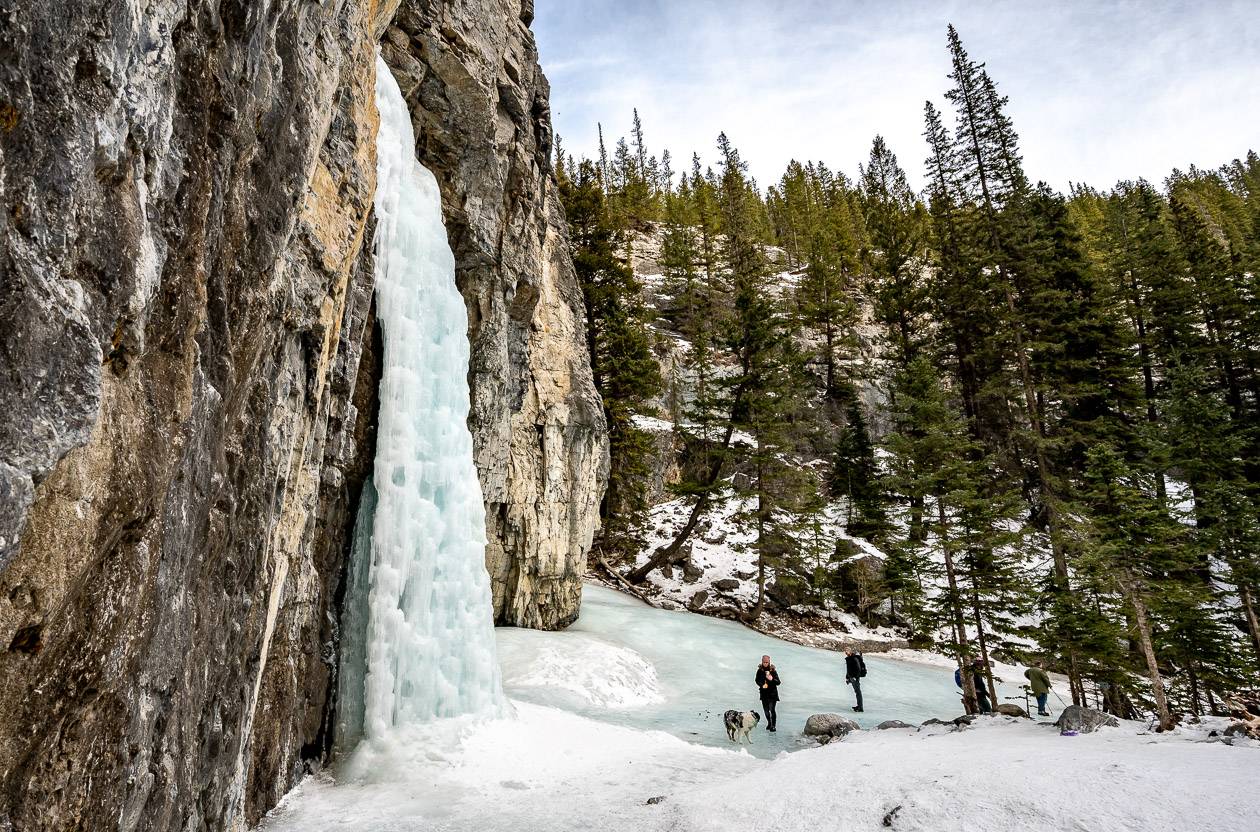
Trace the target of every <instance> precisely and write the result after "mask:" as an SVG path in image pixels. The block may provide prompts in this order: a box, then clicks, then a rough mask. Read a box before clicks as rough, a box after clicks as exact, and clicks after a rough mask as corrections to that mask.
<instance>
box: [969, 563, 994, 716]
mask: <svg viewBox="0 0 1260 832" xmlns="http://www.w3.org/2000/svg"><path fill="white" fill-rule="evenodd" d="M971 609H972V612H973V614H974V615H975V617H976V644H977V645H979V647H980V660H981V661H982V662H984V679H985V682H987V683H988V688H989V701H990V702H992V703H993V708H994V709H995V710H996V709H997V702H998V696H997V685H996V684H994V682H993V668H992V667H990V666H989V645H988V642H987V641H986V640H985V637H984V618H982V617H981V615H980V595H979V593H978V592H977V591H976V586H975V581H974V580H973V581H972V584H971Z"/></svg>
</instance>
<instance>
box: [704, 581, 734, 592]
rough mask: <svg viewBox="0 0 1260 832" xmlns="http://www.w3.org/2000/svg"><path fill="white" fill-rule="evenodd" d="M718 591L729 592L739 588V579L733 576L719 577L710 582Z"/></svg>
mask: <svg viewBox="0 0 1260 832" xmlns="http://www.w3.org/2000/svg"><path fill="white" fill-rule="evenodd" d="M710 586H711V587H713V588H714V589H716V590H717V591H718V592H731V591H733V590H736V589H739V581H737V580H735V579H734V578H720V579H718V580H716V581H714V582H713V583H711V584H710Z"/></svg>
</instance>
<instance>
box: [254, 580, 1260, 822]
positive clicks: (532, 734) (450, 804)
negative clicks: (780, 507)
mask: <svg viewBox="0 0 1260 832" xmlns="http://www.w3.org/2000/svg"><path fill="white" fill-rule="evenodd" d="M498 637H499V654H500V657H501V661H502V663H503V676H504V685H505V689H506V691H507V693H508V695H509V696H510V697H511V698H512V699H513V702H514V706H513V711H514V713H513V715H512V716H510V717H508V718H504V719H498V720H489V721H469V720H447V721H442V722H438V723H435V724H432V725H428V726H424V727H423V728H420V729H413V730H412V731H410V732H409V733H407V734H405V735H401V736H398V737H396V738H395V739H394V740H393V741H392V742H390V743H388V746H387V747H386V746H371V745H369V746H365V747H361V748H360V750H359V751H358V752H357V753H356V754H355V755H353V756H352V758H351V759H350V760H349V761H343V763H342V764H341V766H340V780H338V779H337V778H335V777H333V776H329V775H321V776H317V777H312V778H308V779H307V780H306V781H305V782H304V783H303V784H302V785H301V786H300V787H299V789H297V790H296V791H295V792H294V793H293V794H292V795H290V796H289V797H288V798H286V800H285V802H284V803H283V804H282V806H281V807H280V808H279V809H278V810H277V811H276V812H275V813H273V816H272V817H271V818H270V819H269V820H268V821H266V822H265V823H264V826H263V828H264V829H266V830H267V831H268V832H289V830H294V831H296V830H302V831H303V832H308V831H309V830H344V831H345V832H352V831H355V832H357V831H359V830H362V832H368V830H372V832H403V830H407V832H418V831H419V830H475V832H498V830H511V832H525V831H527V830H540V832H541V830H546V832H564V830H585V829H607V830H647V831H648V832H651V830H662V832H663V830H677V831H679V832H689V831H690V830H697V832H698V831H699V830H729V829H735V828H746V827H748V826H749V825H755V826H757V827H759V828H774V829H775V830H776V832H792V831H793V830H815V829H817V830H836V829H838V830H859V829H860V830H873V829H882V828H885V826H884V823H885V821H884V819H885V818H886V817H890V813H891V817H890V820H889V821H888V824H890V826H889V828H892V829H900V830H932V832H949V830H967V832H975V831H976V830H986V832H987V831H989V830H997V831H998V832H1007V830H1010V832H1015V830H1019V831H1020V832H1025V831H1026V830H1089V832H1111V830H1115V831H1116V832H1119V830H1126V831H1127V830H1141V832H1161V830H1168V832H1183V830H1184V829H1186V828H1196V829H1204V830H1217V829H1220V830H1231V832H1232V831H1233V830H1238V831H1239V832H1249V831H1250V830H1260V815H1258V814H1257V813H1256V812H1255V811H1254V808H1253V803H1254V795H1253V794H1252V792H1253V790H1254V784H1255V783H1256V782H1258V777H1260V747H1257V745H1258V744H1256V743H1246V744H1237V745H1235V746H1233V747H1229V746H1226V745H1223V744H1220V743H1209V742H1203V741H1202V740H1204V739H1206V738H1207V733H1208V731H1207V728H1208V727H1210V726H1201V727H1190V728H1186V729H1183V730H1179V731H1177V732H1173V733H1171V734H1167V735H1154V734H1148V733H1146V731H1145V729H1144V727H1143V726H1141V725H1138V724H1136V723H1126V724H1124V725H1123V726H1122V727H1120V728H1113V729H1104V730H1102V731H1100V732H1099V733H1097V734H1091V735H1082V736H1060V735H1059V733H1058V731H1057V730H1056V729H1055V728H1054V727H1053V726H1052V725H1049V724H1044V723H1037V722H1033V721H1030V720H1009V719H1006V718H992V719H982V720H979V721H978V722H977V723H976V725H975V726H973V727H970V728H966V729H963V730H960V731H954V730H950V729H948V728H945V727H942V726H934V727H933V728H931V729H930V730H923V731H914V730H909V729H893V730H883V731H879V730H872V729H870V725H871V723H872V722H874V721H876V720H877V719H883V718H886V717H894V716H895V717H899V718H901V719H903V720H905V721H907V722H919V721H921V720H922V719H924V718H926V717H929V716H939V717H944V718H949V717H952V716H954V715H956V714H957V712H958V710H959V708H958V705H957V698H956V693H955V692H954V691H953V686H952V679H951V678H950V674H949V672H948V668H944V667H935V666H933V665H932V664H930V663H915V662H905V661H899V660H895V659H888V658H875V657H872V658H870V659H869V660H868V665H869V666H870V675H869V676H868V677H867V679H866V680H865V681H866V682H867V684H866V686H865V692H866V694H867V697H868V711H867V713H866V714H863V715H858V716H859V718H863V717H864V718H865V721H864V724H865V725H866V726H867V730H863V731H859V732H855V733H853V734H850V735H849V736H848V737H846V738H845V739H844V740H843V741H842V742H837V743H832V744H830V745H827V746H823V747H814V746H813V745H812V743H804V744H799V745H798V743H797V742H796V737H795V735H797V734H798V733H799V731H800V728H801V726H802V725H803V723H804V719H805V717H806V716H808V715H809V713H811V712H814V711H816V710H839V711H840V712H844V713H849V712H848V711H847V710H841V709H843V708H844V707H845V705H847V703H848V701H849V700H848V691H847V690H846V689H845V688H844V685H843V682H842V681H841V679H840V676H841V675H842V671H841V670H840V668H841V665H840V657H839V656H837V655H836V654H834V653H829V652H825V651H819V650H811V649H809V648H803V647H798V646H795V645H788V644H784V643H782V642H779V641H777V640H774V639H771V638H769V637H767V636H764V635H761V634H758V633H755V632H752V631H750V630H747V629H745V628H742V627H739V626H738V625H734V624H731V623H729V622H724V621H720V620H716V619H711V618H706V617H702V616H696V615H692V614H689V613H684V612H670V611H664V610H656V609H652V608H650V607H648V606H646V605H642V604H639V603H638V602H637V601H635V600H633V599H631V598H629V597H627V596H620V595H617V594H616V593H613V592H611V591H609V590H606V589H603V588H599V587H588V588H587V591H586V593H585V596H584V604H583V614H582V618H581V619H579V622H578V624H577V625H575V626H574V628H572V629H571V630H569V631H566V632H562V633H539V632H533V631H520V630H500V631H499V632H498ZM762 652H769V653H770V654H771V655H772V656H773V657H774V659H775V662H776V664H777V665H778V666H779V668H780V670H781V672H782V673H783V678H784V684H783V704H782V706H781V709H780V725H781V732H780V734H779V735H778V737H776V738H775V739H776V740H778V743H777V744H775V743H772V740H771V735H769V734H767V733H766V732H765V731H763V730H760V729H759V730H758V731H757V732H756V734H755V735H754V743H755V745H754V746H753V751H755V752H760V753H765V752H766V751H774V750H776V749H801V750H795V751H792V752H791V753H786V752H785V751H782V750H779V751H778V752H777V753H773V756H770V757H768V758H767V757H759V756H756V755H755V754H750V753H748V750H747V749H744V748H741V749H735V748H734V747H733V746H731V745H730V744H729V742H728V741H727V740H726V738H725V735H724V733H723V730H722V726H721V717H720V713H721V711H723V710H725V709H726V708H731V707H733V708H743V707H755V691H754V689H753V685H752V680H751V675H752V674H751V670H752V667H753V665H754V664H755V663H756V661H757V659H758V658H759V656H760V654H761V653H762ZM1014 670H1015V669H1012V672H1014ZM526 700H530V701H526ZM1055 704H1056V705H1057V703H1055ZM1054 710H1055V711H1056V712H1057V710H1058V708H1057V707H1055V708H1054ZM706 712H707V713H706ZM763 724H764V723H763ZM653 728H659V729H660V730H652V729H653ZM689 740H690V741H689ZM660 796H663V797H664V800H663V801H660V802H658V803H654V804H648V803H647V801H648V799H649V798H655V797H660ZM898 807H900V808H898ZM894 810H895V811H894Z"/></svg>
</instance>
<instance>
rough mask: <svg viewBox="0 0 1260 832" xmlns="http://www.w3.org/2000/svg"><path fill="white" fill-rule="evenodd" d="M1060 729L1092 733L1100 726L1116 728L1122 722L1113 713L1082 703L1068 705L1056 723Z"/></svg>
mask: <svg viewBox="0 0 1260 832" xmlns="http://www.w3.org/2000/svg"><path fill="white" fill-rule="evenodd" d="M1054 724H1055V725H1056V726H1057V727H1058V728H1059V730H1060V731H1076V732H1077V733H1079V734H1090V733H1093V732H1094V731H1097V730H1098V729H1099V728H1104V727H1106V728H1116V727H1118V726H1119V725H1120V722H1119V721H1118V720H1117V719H1116V718H1115V717H1114V716H1112V715H1111V714H1105V713H1103V712H1102V711H1096V710H1094V709H1093V708H1082V707H1081V706H1080V705H1068V706H1067V708H1065V709H1064V711H1063V713H1061V714H1059V719H1058V720H1057V721H1056V722H1055V723H1054Z"/></svg>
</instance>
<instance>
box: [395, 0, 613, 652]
mask: <svg viewBox="0 0 1260 832" xmlns="http://www.w3.org/2000/svg"><path fill="white" fill-rule="evenodd" d="M531 18H532V3H525V4H524V5H523V6H522V4H520V3H518V2H512V0H466V1H465V2H459V3H454V2H440V1H439V0H415V2H409V3H406V4H404V5H403V7H402V8H401V9H400V10H399V13H398V15H397V16H396V17H395V19H394V25H393V27H391V28H390V29H389V31H388V32H386V34H385V38H384V41H383V44H382V54H383V55H384V57H385V60H386V62H388V63H389V65H390V67H391V68H392V69H393V70H394V74H395V76H396V77H397V78H398V82H399V87H400V88H401V89H402V93H403V96H404V97H405V98H406V99H407V102H408V105H409V106H410V107H411V111H412V123H413V125H414V127H415V133H416V153H417V156H418V157H419V158H420V161H421V162H422V163H424V165H425V166H426V167H428V168H429V169H430V170H432V171H433V173H434V174H435V176H436V177H437V179H438V183H439V184H440V185H441V188H442V206H443V212H444V214H445V217H446V226H447V232H448V234H449V236H450V241H451V249H452V251H453V252H454V254H455V269H456V276H457V280H458V283H459V287H460V290H461V291H462V292H463V294H464V298H465V300H466V301H467V305H468V321H469V339H470V341H471V343H472V360H471V367H470V382H471V385H472V413H471V415H470V417H469V425H470V427H471V428H472V434H473V446H474V453H475V455H476V459H477V468H478V471H479V473H480V476H481V483H482V488H483V490H484V492H485V499H486V524H487V528H486V531H487V535H488V537H489V548H488V550H487V552H486V565H487V567H488V568H489V570H490V577H491V580H492V585H493V589H494V605H495V619H496V621H497V622H498V623H501V624H513V625H516V626H523V627H538V628H544V629H553V628H558V627H563V626H565V625H566V624H568V623H569V622H571V621H572V620H573V619H574V618H575V617H576V616H577V610H578V603H579V600H580V593H581V576H582V574H583V573H584V572H585V568H586V552H587V550H588V549H589V547H590V543H591V537H592V535H593V534H594V531H595V526H596V523H597V522H598V508H599V501H600V499H601V497H602V490H603V481H604V478H605V476H606V474H607V467H608V461H607V460H608V451H607V441H606V438H605V437H606V431H605V426H604V417H603V410H602V408H601V405H600V401H599V398H598V396H597V394H596V392H595V386H594V383H593V381H592V379H591V372H590V364H589V361H588V360H587V359H586V352H585V346H584V344H585V335H584V330H583V312H582V304H581V295H580V293H579V289H578V285H577V278H576V276H575V274H574V271H573V264H572V261H571V260H570V258H569V250H568V238H567V233H566V230H565V223H564V218H563V212H562V209H561V206H560V202H559V196H558V194H557V193H556V188H555V183H554V181H553V180H552V178H551V173H550V170H551V167H550V162H549V155H550V152H551V123H550V107H549V104H548V94H549V89H548V85H547V80H546V78H545V77H543V74H542V71H541V70H540V69H539V67H538V53H537V49H536V47H535V45H534V39H533V35H532V34H531V32H530V31H529V22H530V20H531ZM540 266H541V267H540Z"/></svg>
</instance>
